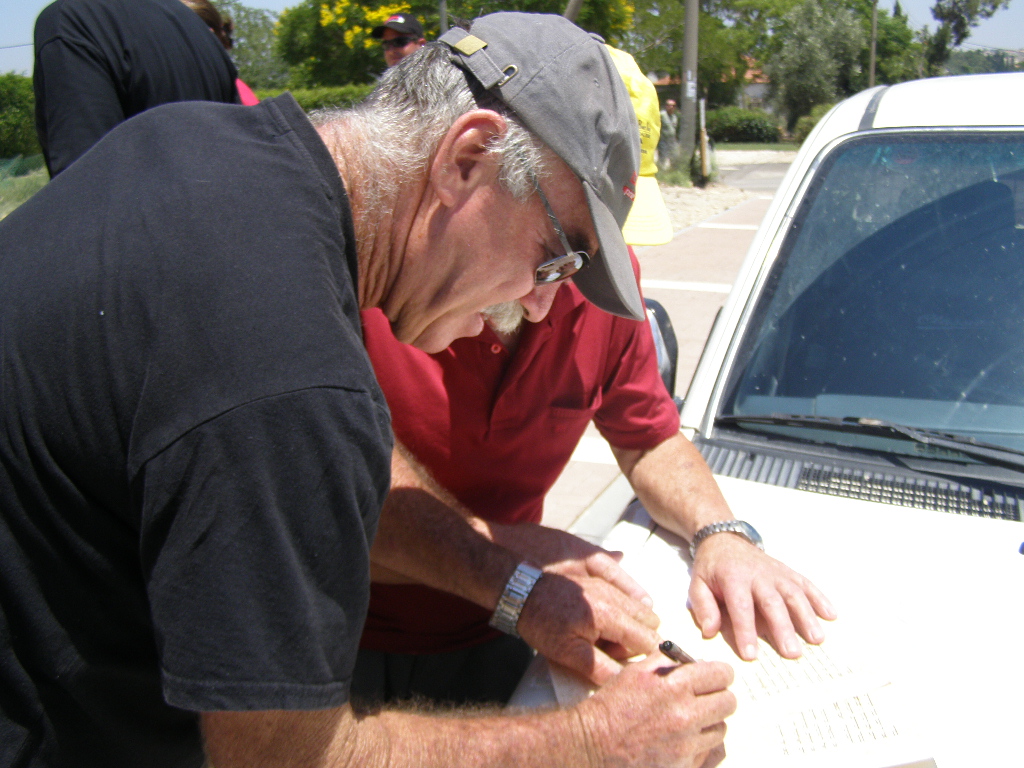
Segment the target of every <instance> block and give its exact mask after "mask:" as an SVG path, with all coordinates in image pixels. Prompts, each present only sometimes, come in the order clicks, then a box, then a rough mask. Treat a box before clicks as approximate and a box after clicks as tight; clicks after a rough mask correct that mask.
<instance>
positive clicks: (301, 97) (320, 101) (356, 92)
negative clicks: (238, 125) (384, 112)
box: [256, 83, 374, 112]
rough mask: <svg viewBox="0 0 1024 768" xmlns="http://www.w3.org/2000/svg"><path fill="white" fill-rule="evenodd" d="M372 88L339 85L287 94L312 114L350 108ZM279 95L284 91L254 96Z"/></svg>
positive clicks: (262, 91) (260, 92)
mask: <svg viewBox="0 0 1024 768" xmlns="http://www.w3.org/2000/svg"><path fill="white" fill-rule="evenodd" d="M373 88H374V84H373V83H369V84H366V85H339V86H332V87H329V88H297V89H295V90H293V91H289V93H291V95H292V96H294V97H295V100H296V101H297V102H299V106H300V107H302V109H303V110H305V111H306V112H312V111H313V110H315V109H325V108H330V107H342V108H346V107H351V106H352V105H354V104H358V103H359V102H360V101H362V100H363V99H365V98H366V97H367V96H369V95H370V91H372V90H373ZM281 93H284V91H283V90H280V89H279V90H273V91H264V90H258V91H256V96H257V97H258V98H259V99H261V100H262V99H269V98H271V97H273V96H277V95H279V94H281Z"/></svg>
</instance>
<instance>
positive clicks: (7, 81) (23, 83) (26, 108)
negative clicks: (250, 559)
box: [0, 72, 42, 158]
mask: <svg viewBox="0 0 1024 768" xmlns="http://www.w3.org/2000/svg"><path fill="white" fill-rule="evenodd" d="M35 104H36V99H35V95H34V94H33V92H32V78H30V77H25V76H24V75H19V74H16V73H14V72H8V73H7V74H4V75H0V158H3V157H14V156H15V155H37V154H39V153H40V152H41V151H42V150H41V149H40V148H39V141H38V140H37V139H36V123H35Z"/></svg>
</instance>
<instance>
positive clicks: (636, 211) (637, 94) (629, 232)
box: [607, 45, 672, 245]
mask: <svg viewBox="0 0 1024 768" xmlns="http://www.w3.org/2000/svg"><path fill="white" fill-rule="evenodd" d="M607 48H608V53H610V54H611V57H612V61H613V62H615V67H616V68H617V69H618V70H619V74H620V75H621V76H622V80H623V82H624V83H625V84H626V90H627V91H629V97H630V99H631V100H632V102H633V111H634V112H635V113H636V120H637V124H638V126H639V128H640V176H639V178H637V180H636V199H635V200H634V201H633V207H632V208H631V209H630V211H629V217H628V218H627V219H626V224H625V226H623V227H622V235H623V237H624V238H625V240H626V243H628V244H629V245H661V244H662V243H667V242H668V241H669V240H671V239H672V222H671V221H669V218H668V208H666V207H665V200H664V198H662V196H661V189H660V188H659V187H658V180H657V178H656V176H657V173H658V165H657V163H655V162H654V150H655V148H656V147H657V146H658V137H659V136H660V135H661V108H660V105H659V104H658V92H657V91H656V90H655V89H654V83H652V82H651V81H650V80H649V79H648V78H647V76H646V75H644V73H643V72H641V71H640V67H638V66H637V63H636V62H635V61H634V60H633V57H632V56H630V55H629V54H628V53H626V52H625V51H620V50H618V49H617V48H612V47H611V46H610V45H609V46H607Z"/></svg>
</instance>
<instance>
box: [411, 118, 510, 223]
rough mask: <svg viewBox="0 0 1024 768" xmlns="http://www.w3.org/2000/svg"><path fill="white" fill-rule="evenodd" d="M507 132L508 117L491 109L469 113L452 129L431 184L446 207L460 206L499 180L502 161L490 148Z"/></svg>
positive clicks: (443, 142)
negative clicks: (475, 192)
mask: <svg viewBox="0 0 1024 768" xmlns="http://www.w3.org/2000/svg"><path fill="white" fill-rule="evenodd" d="M507 129H508V124H507V122H506V121H505V118H504V117H502V116H501V115H499V114H498V113H497V112H494V111H492V110H490V109H474V110H473V111H472V112H467V113H466V114H464V115H461V116H460V117H459V119H458V120H456V121H455V123H454V124H453V125H452V127H451V128H449V129H448V133H446V134H445V136H444V138H443V139H441V143H440V144H439V145H438V147H437V153H436V154H435V155H434V160H433V162H432V163H431V165H430V181H431V184H432V186H433V187H434V190H435V192H436V194H437V196H438V198H439V199H440V201H441V202H442V203H443V204H444V205H446V206H449V207H452V206H454V205H456V204H457V203H458V202H459V201H460V200H461V199H462V197H463V196H464V195H466V194H467V193H468V192H472V191H473V190H474V189H476V188H477V187H479V186H482V185H487V184H491V183H492V182H493V181H494V180H495V179H496V178H497V176H498V172H499V170H500V168H501V159H500V158H499V157H498V156H496V155H495V154H493V153H491V152H489V151H488V145H489V144H490V142H491V141H492V140H493V139H496V138H499V137H501V136H503V135H504V133H505V131H506V130H507Z"/></svg>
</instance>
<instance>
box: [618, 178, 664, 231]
mask: <svg viewBox="0 0 1024 768" xmlns="http://www.w3.org/2000/svg"><path fill="white" fill-rule="evenodd" d="M622 235H623V237H624V238H625V240H626V242H627V243H629V244H630V245H663V244H664V243H667V242H668V241H669V240H671V239H672V222H671V220H670V219H669V217H668V208H667V207H666V206H665V198H663V197H662V196H661V188H660V187H659V186H658V180H657V179H656V178H654V177H653V176H640V177H639V178H637V180H636V200H635V201H633V207H632V208H630V209H629V218H627V219H626V225H625V226H624V227H623V228H622Z"/></svg>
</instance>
